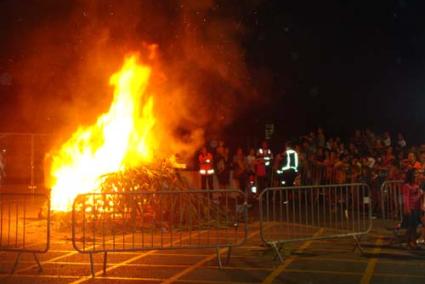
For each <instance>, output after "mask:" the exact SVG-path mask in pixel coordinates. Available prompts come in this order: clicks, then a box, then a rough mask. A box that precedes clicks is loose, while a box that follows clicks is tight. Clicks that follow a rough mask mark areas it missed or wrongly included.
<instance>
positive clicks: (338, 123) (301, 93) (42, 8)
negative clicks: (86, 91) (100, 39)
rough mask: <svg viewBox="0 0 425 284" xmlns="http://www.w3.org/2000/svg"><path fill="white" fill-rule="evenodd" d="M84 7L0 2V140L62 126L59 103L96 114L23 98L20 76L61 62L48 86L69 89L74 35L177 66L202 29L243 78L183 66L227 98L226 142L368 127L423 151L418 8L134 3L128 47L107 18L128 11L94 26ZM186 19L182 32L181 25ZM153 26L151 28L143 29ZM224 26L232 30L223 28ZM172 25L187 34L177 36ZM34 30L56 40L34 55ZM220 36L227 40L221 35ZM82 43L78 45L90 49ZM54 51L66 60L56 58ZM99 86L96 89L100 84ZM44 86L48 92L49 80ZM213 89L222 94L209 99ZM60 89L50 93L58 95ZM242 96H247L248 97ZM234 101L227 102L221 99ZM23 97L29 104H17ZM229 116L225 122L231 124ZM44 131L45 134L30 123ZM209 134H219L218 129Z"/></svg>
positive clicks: (423, 31)
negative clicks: (184, 38) (146, 47)
mask: <svg viewBox="0 0 425 284" xmlns="http://www.w3.org/2000/svg"><path fill="white" fill-rule="evenodd" d="M85 2H90V1H47V0H46V1H41V0H38V1H35V0H30V1H13V0H0V40H1V42H2V45H1V46H0V104H1V105H0V109H1V111H2V113H3V117H6V118H5V119H3V121H2V122H1V123H0V128H1V129H0V130H3V131H13V130H14V129H16V130H17V131H45V132H54V131H55V129H56V128H58V127H60V126H61V125H62V124H65V123H66V122H67V119H66V118H64V117H61V114H60V112H57V113H55V112H54V111H52V110H51V109H52V104H54V103H58V102H64V101H65V102H68V103H70V104H73V105H75V104H76V105H78V106H79V108H80V109H81V106H82V105H85V106H87V105H91V104H93V101H90V99H86V100H85V99H84V98H83V99H79V100H77V102H76V100H75V99H74V98H73V95H70V94H69V93H67V92H65V91H64V92H57V93H55V92H52V91H51V87H49V84H48V83H45V84H39V83H34V82H33V84H35V85H34V86H31V87H28V86H27V83H28V82H27V80H26V79H25V78H28V74H26V75H25V76H22V78H21V73H20V72H17V70H22V68H23V69H26V66H28V64H30V63H28V62H34V60H33V59H34V58H38V57H40V56H41V57H43V58H46V60H47V61H49V63H50V64H53V63H55V62H56V61H57V62H60V63H58V65H60V66H61V68H58V69H57V70H56V71H55V72H56V73H55V74H56V75H55V76H56V77H54V78H55V79H54V80H53V81H55V82H57V81H60V80H62V79H63V78H65V79H66V78H68V76H70V75H69V73H71V74H72V72H74V71H75V70H73V69H72V68H70V67H68V66H71V65H73V64H74V63H75V61H76V60H77V59H78V58H84V56H80V55H81V54H82V53H83V50H84V54H86V52H87V50H86V49H87V48H86V47H87V46H85V45H84V44H80V45H79V43H80V42H84V37H83V39H81V38H80V37H79V33H80V30H84V31H87V27H91V26H95V27H97V26H106V27H108V28H109V29H110V31H111V32H110V35H111V36H110V39H108V40H109V43H111V42H113V45H114V46H123V44H122V43H123V42H126V43H127V42H128V39H129V38H131V39H132V40H134V41H136V40H135V39H134V38H137V39H138V40H140V41H142V40H143V41H147V42H156V43H158V44H159V46H160V49H162V51H163V53H164V56H163V58H166V59H167V60H169V61H170V62H176V60H177V59H176V58H182V56H181V54H185V53H184V52H182V53H181V54H179V50H183V49H184V48H182V46H184V45H183V44H177V43H178V42H180V41H181V38H180V37H179V33H180V32H181V31H182V30H183V31H186V33H187V30H189V29H190V28H191V27H192V26H196V25H198V24H199V26H200V28H199V30H200V32H197V33H196V34H197V35H198V34H202V35H205V34H207V33H206V31H209V33H208V35H210V37H208V38H207V39H208V40H209V41H208V44H206V45H207V47H206V49H207V50H208V49H209V50H212V51H213V54H215V55H217V54H220V53H223V57H222V58H223V62H225V63H224V64H228V67H229V66H230V67H229V69H230V70H231V71H232V70H233V68H234V69H235V70H236V71H234V72H235V73H237V74H239V75H240V74H242V75H240V76H236V77H234V78H233V77H232V75H226V76H229V77H226V76H224V75H222V74H223V72H221V71H220V70H222V69H219V68H217V70H218V71H217V70H216V69H214V68H209V67H204V66H203V65H202V63H203V62H204V61H200V60H198V59H196V58H193V57H189V56H187V54H186V55H185V56H186V57H187V58H190V62H191V63H190V64H191V65H193V66H194V69H195V70H196V72H195V71H190V72H193V74H195V73H196V74H200V73H201V72H204V73H205V74H206V75H205V76H203V77H205V79H204V81H205V82H203V83H202V84H201V83H200V84H199V85H202V86H203V87H202V88H204V87H205V85H207V86H208V87H205V88H208V89H211V90H215V91H216V92H221V93H223V94H224V93H226V95H222V96H221V97H218V98H219V99H218V101H219V102H220V103H219V104H218V105H215V106H216V107H218V108H220V107H223V109H225V110H223V112H222V113H221V114H220V115H219V119H218V120H220V119H221V118H220V117H226V118H225V119H222V120H223V127H222V129H225V131H224V132H225V133H227V135H228V136H233V137H234V136H240V137H253V136H260V137H261V135H263V132H264V130H263V127H264V124H265V123H274V124H275V129H276V133H275V137H276V139H284V138H288V137H291V136H295V135H299V134H303V133H305V132H307V131H309V130H311V129H315V128H317V127H318V126H321V127H323V128H325V129H326V131H327V132H328V133H331V134H338V135H347V134H349V133H351V132H352V130H353V129H356V128H366V127H369V128H371V129H374V130H376V131H377V132H383V131H385V130H390V131H392V133H393V134H396V132H398V131H402V132H404V133H405V134H406V136H407V137H408V140H410V141H414V142H421V141H425V112H424V111H423V109H424V106H425V56H424V54H425V18H424V16H423V12H424V11H425V10H424V8H425V5H424V4H425V3H424V2H423V1H420V0H418V1H413V0H397V1H393V0H376V1H359V0H357V1H354V0H346V1H342V0H340V1H336V0H328V1H284V0H274V1H271V0H270V1H258V0H249V1H224V0H223V1H210V0H202V1H199V3H201V2H202V3H204V4H203V5H202V4H196V3H197V2H196V1H133V2H138V3H143V4H142V5H141V6H143V7H142V8H145V9H144V11H145V12H140V14H138V11H137V9H136V11H135V12H134V11H133V12H134V13H133V14H132V18H135V19H137V24H135V25H134V27H133V26H132V31H133V33H134V34H137V36H132V37H130V36H121V30H120V23H121V21H114V24H111V23H110V21H109V20H107V18H106V17H107V16H108V15H109V16H108V17H112V15H113V16H116V17H119V15H120V13H121V14H122V15H121V16H120V17H123V14H124V13H125V12H124V11H126V9H122V8H121V7H120V6H118V5H121V4H118V2H120V3H124V2H125V3H127V2H132V1H98V2H100V3H102V4H101V5H99V6H102V7H103V6H104V9H103V10H102V8H99V7H97V8H96V11H97V12H96V14H95V16H93V14H90V13H89V12H86V10H85V8H87V7H88V6H91V5H89V4H85ZM92 2H96V1H92ZM75 3H77V4H75ZM106 3H109V4H108V5H107V4H106ZM158 3H159V4H158ZM182 4H183V5H182ZM129 6H131V5H129ZM188 6H189V7H190V9H188V8H187V7H188ZM81 7H85V8H84V9H83V8H81ZM182 7H183V8H182ZM181 9H185V12H184V13H182V12H181ZM146 11H148V12H146ZM87 13H88V15H87ZM75 15H78V16H77V17H75ZM182 15H184V16H182ZM187 15H189V18H190V19H191V20H190V24H188V23H186V22H185V21H186V16H187ZM198 16H199V17H198ZM92 17H96V18H98V19H97V20H96V23H95V24H84V22H83V23H82V22H80V20H81V21H83V20H84V19H91V20H92V19H93V18H92ZM149 17H153V18H155V20H154V21H148V20H147V19H148V18H149ZM198 18H199V19H198ZM99 19H100V20H99ZM91 20H87V21H88V22H90V21H91ZM73 21H74V22H73ZM129 22H131V21H130V20H129ZM209 23H215V24H216V23H219V25H218V29H219V30H218V31H219V32H217V35H215V34H214V32H211V30H212V31H214V28H211V27H215V26H213V25H209ZM223 23H229V26H231V27H232V28H231V29H227V28H223V27H224V24H223ZM180 24H181V26H184V29H179V28H176V27H175V26H180ZM61 26H65V27H66V28H61ZM188 26H191V27H188ZM57 27H60V28H57ZM203 27H205V28H203ZM61 29H62V32H61ZM40 30H44V31H47V32H44V34H46V33H48V34H49V35H51V36H52V37H53V38H55V40H47V41H41V42H43V43H42V44H40V42H37V43H35V44H34V46H33V48H32V46H31V44H32V43H33V42H34V34H37V33H40ZM126 31H127V30H126ZM158 31H160V32H158ZM227 31H230V33H231V36H227V35H226V32H227ZM211 34H212V36H211ZM58 35H60V36H58ZM84 36H85V39H86V40H87V39H88V38H90V37H91V36H90V35H84ZM93 37H95V33H93ZM111 38H112V39H113V41H112V40H111ZM200 38H201V39H202V37H200ZM201 42H202V40H201ZM229 42H230V43H229ZM197 44H199V42H197ZM226 44H227V46H226ZM222 45H223V46H224V47H221V46H222ZM45 46H47V47H48V48H45ZM69 46H71V47H69ZM90 46H92V45H90ZM176 46H177V47H176ZM34 50H37V52H34ZM176 50H177V51H176ZM217 50H219V51H220V52H217ZM229 50H231V51H229ZM60 51H63V52H62V53H65V52H66V53H67V56H57V55H56V54H60V53H61V52H60ZM230 52H232V54H230ZM35 54H41V55H35ZM50 54H52V56H51V58H52V59H49V58H50ZM201 54H202V53H201ZM235 54H236V55H235ZM186 57H184V56H183V59H182V61H183V62H184V59H185V58H186ZM203 57H205V54H204V55H203ZM218 58H220V57H219V56H218ZM81 60H83V59H81ZM203 60H204V59H203ZM164 61H165V60H164ZM229 62H230V63H229ZM180 64H181V63H180ZM53 65H54V64H53ZM55 66H56V65H55ZM223 66H225V65H223ZM235 66H237V68H236V67H235ZM114 67H116V64H115V65H114V64H112V63H111V66H107V69H108V70H114V69H113V68H114ZM29 70H30V71H27V72H26V73H29V72H38V71H37V68H36V67H34V66H32V67H31V68H29ZM70 70H73V71H72V72H71V71H70ZM43 72H44V71H43ZM61 72H63V73H61ZM188 72H189V71H188ZM190 72H189V73H188V74H192V73H190ZM215 72H217V74H220V75H221V76H216V75H217V74H216V73H215ZM228 73H229V72H227V73H226V74H228ZM230 73H232V72H230ZM74 74H75V73H74ZM40 76H41V75H40ZM197 76H198V75H197ZM24 77H25V78H24ZM41 77H43V76H41ZM189 77H190V76H189ZM217 78H218V79H217ZM229 78H230V79H229ZM95 79H96V78H95ZM98 79H99V81H102V80H103V79H102V77H101V76H100V77H99V78H98ZM43 80H44V81H46V82H49V81H51V80H52V78H44V77H43ZM43 80H41V81H43ZM36 81H37V82H38V81H39V80H36ZM176 81H178V79H176ZM211 82H214V84H216V85H223V86H224V87H222V88H221V87H220V88H219V89H218V88H217V87H215V86H213V87H211V86H209V84H210V85H211V84H213V83H211ZM241 82H242V83H241ZM58 88H60V87H58V86H57V85H55V88H54V89H55V90H57V89H58ZM199 88H201V87H199V86H197V87H194V88H193V89H194V90H199ZM67 89H69V86H68V87H67ZM31 90H33V93H31ZM250 92H252V93H253V94H252V95H251V94H250V95H246V94H247V93H250ZM211 93H214V91H211ZM233 95H234V96H235V98H234V99H228V98H229V97H232V96H233ZM211 96H212V97H213V98H214V100H213V99H211V100H207V103H210V104H214V102H215V101H217V100H216V99H217V97H215V95H211ZM28 97H31V100H29V101H28V100H27V99H25V100H24V99H23V98H28ZM59 98H60V99H59ZM23 101H25V103H23ZM102 103H104V102H103V101H102V100H100V105H102ZM105 104H106V103H104V105H105ZM239 105H240V107H239ZM44 107H45V108H47V110H46V109H44ZM99 108H101V106H99ZM31 110H34V113H31V112H32V111H31ZM230 114H232V115H231V116H232V117H231V118H227V117H229V116H230ZM79 115H80V116H81V114H79ZM84 119H85V118H84V116H82V117H81V120H82V121H84ZM40 120H43V121H44V123H34V121H40ZM211 121H214V119H211ZM211 121H210V122H211ZM224 121H225V123H224ZM213 132H214V133H217V129H214V131H213ZM218 132H219V131H218ZM223 135H224V134H223Z"/></svg>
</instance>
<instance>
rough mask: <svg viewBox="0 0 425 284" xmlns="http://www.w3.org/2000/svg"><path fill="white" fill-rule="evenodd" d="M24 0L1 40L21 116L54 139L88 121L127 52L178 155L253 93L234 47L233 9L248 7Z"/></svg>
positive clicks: (197, 0)
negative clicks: (10, 35)
mask: <svg viewBox="0 0 425 284" xmlns="http://www.w3.org/2000/svg"><path fill="white" fill-rule="evenodd" d="M236 2H239V1H236ZM30 3H32V4H28V5H33V7H32V8H33V9H34V10H35V11H33V13H30V14H28V15H27V16H26V17H28V18H24V22H25V21H27V23H26V26H25V24H23V25H24V26H23V28H22V29H21V31H22V34H21V35H22V36H21V37H19V38H16V37H15V38H14V39H13V40H11V41H10V42H9V43H8V44H9V46H10V47H12V48H13V47H15V48H18V49H19V54H20V56H19V57H18V58H17V63H16V64H15V65H14V67H13V68H12V70H11V73H12V75H13V78H14V80H15V81H16V82H17V87H18V88H19V92H18V93H19V102H20V110H21V115H22V116H23V117H24V118H25V119H26V121H27V122H28V124H29V125H30V127H31V129H33V130H38V131H47V132H54V133H61V135H59V136H58V137H60V138H61V139H64V137H66V135H69V133H72V130H73V129H75V128H76V127H77V126H78V125H84V124H89V123H92V122H93V121H95V119H96V117H97V116H98V115H99V114H100V113H102V112H104V111H106V110H107V109H108V107H109V104H110V102H111V98H112V90H111V87H110V86H109V85H108V80H109V76H110V75H111V74H112V73H113V72H115V71H116V70H118V69H119V67H120V65H121V63H122V60H123V58H124V56H125V55H126V54H128V53H129V52H132V51H138V52H140V54H141V58H142V59H143V60H145V61H148V63H149V64H150V65H152V66H153V71H154V72H153V74H152V82H151V85H150V87H149V90H148V91H149V93H151V94H153V95H154V96H155V111H156V113H157V114H158V127H161V128H162V129H166V131H163V132H162V133H161V134H160V135H161V136H162V137H161V138H162V139H161V141H163V143H164V145H162V146H163V147H165V146H166V148H168V149H167V151H170V152H181V151H183V152H187V153H188V152H190V150H189V149H193V147H198V146H199V145H200V144H201V143H203V142H204V141H203V139H204V138H205V135H206V134H205V133H208V135H211V134H212V135H219V134H220V131H221V129H223V127H225V126H226V125H228V124H229V123H230V122H232V121H233V120H234V119H235V118H236V117H237V115H238V114H239V113H240V112H241V111H243V110H244V109H245V108H246V107H248V106H249V105H250V104H251V103H252V102H253V101H255V100H256V99H257V97H258V96H257V95H256V91H255V89H254V88H253V87H252V84H251V78H250V77H251V76H250V73H249V71H248V68H247V65H246V63H245V57H244V56H245V55H244V50H243V48H242V47H241V42H242V40H243V38H244V35H245V33H246V31H245V30H244V27H243V21H242V16H243V12H239V14H238V13H235V11H238V9H236V8H235V7H237V6H244V7H239V8H241V9H240V10H241V11H243V9H247V7H249V6H251V5H255V3H254V4H252V3H244V4H241V3H234V4H229V1H213V0H181V1H171V0H170V1H154V0H152V1H125V0H120V1H113V0H107V1H88V0H87V1H71V0H69V1H56V0H50V1H35V2H30ZM242 8H243V9H242ZM28 13H29V12H28ZM29 15H31V16H29ZM36 15H38V16H36ZM151 44H156V45H157V52H156V53H157V55H156V57H155V59H152V58H151V57H150V56H149V54H150V52H151V50H150V49H149V48H147V47H148V46H151ZM170 139H173V143H169V141H168V140H170Z"/></svg>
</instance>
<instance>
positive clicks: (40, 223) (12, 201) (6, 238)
mask: <svg viewBox="0 0 425 284" xmlns="http://www.w3.org/2000/svg"><path fill="white" fill-rule="evenodd" d="M49 245H50V199H49V197H48V196H47V195H44V194H33V193H28V194H26V193H0V251H5V252H17V256H16V260H15V263H14V265H13V268H12V273H14V272H15V270H16V267H17V266H18V264H19V260H20V257H21V255H22V254H23V253H31V254H32V255H33V257H34V260H35V262H36V263H37V265H38V268H39V271H40V272H41V271H42V267H41V264H40V261H39V260H38V257H37V254H42V253H46V252H47V251H48V249H49Z"/></svg>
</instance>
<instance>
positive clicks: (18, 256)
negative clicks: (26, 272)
mask: <svg viewBox="0 0 425 284" xmlns="http://www.w3.org/2000/svg"><path fill="white" fill-rule="evenodd" d="M21 254H22V253H21V252H18V255H17V256H16V259H15V263H14V264H13V268H12V271H11V274H13V273H15V270H16V267H17V266H18V263H19V259H20V258H21Z"/></svg>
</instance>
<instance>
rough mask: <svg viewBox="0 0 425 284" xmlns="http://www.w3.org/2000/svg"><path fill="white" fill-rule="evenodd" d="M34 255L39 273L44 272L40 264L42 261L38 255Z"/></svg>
mask: <svg viewBox="0 0 425 284" xmlns="http://www.w3.org/2000/svg"><path fill="white" fill-rule="evenodd" d="M32 255H33V256H34V260H35V262H37V265H38V272H42V271H43V267H41V263H40V260H39V259H38V256H37V254H35V253H33V254H32Z"/></svg>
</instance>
